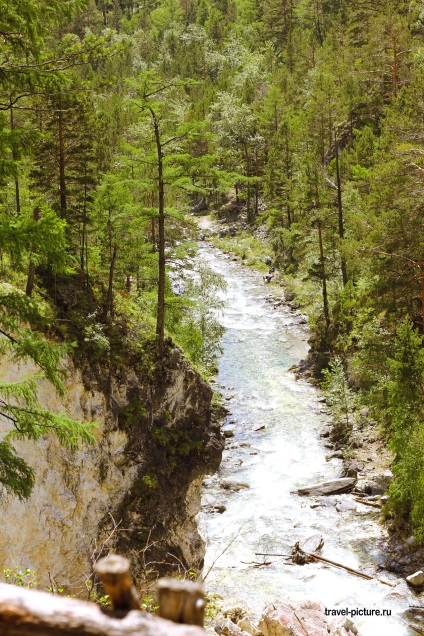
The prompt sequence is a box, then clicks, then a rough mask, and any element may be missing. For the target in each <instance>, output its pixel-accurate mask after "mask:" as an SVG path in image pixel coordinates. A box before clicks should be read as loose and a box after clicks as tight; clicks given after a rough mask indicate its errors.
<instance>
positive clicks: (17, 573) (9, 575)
mask: <svg viewBox="0 0 424 636" xmlns="http://www.w3.org/2000/svg"><path fill="white" fill-rule="evenodd" d="M3 576H4V580H5V581H6V583H10V584H11V585H17V586H19V587H25V588H27V589H32V588H35V587H37V576H36V574H35V570H31V569H30V568H25V569H24V570H22V569H20V567H19V566H18V565H16V564H15V565H14V566H13V569H12V568H3Z"/></svg>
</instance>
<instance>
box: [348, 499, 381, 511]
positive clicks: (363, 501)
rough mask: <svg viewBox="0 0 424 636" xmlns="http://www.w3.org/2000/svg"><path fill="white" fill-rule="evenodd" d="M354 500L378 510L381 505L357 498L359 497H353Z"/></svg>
mask: <svg viewBox="0 0 424 636" xmlns="http://www.w3.org/2000/svg"><path fill="white" fill-rule="evenodd" d="M354 500H355V501H357V502H358V503H361V504H363V505H364V506H372V507H373V508H379V509H380V510H381V508H382V507H383V506H382V505H381V504H380V503H377V502H375V501H366V500H364V499H359V497H354Z"/></svg>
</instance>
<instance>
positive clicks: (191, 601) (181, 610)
mask: <svg viewBox="0 0 424 636" xmlns="http://www.w3.org/2000/svg"><path fill="white" fill-rule="evenodd" d="M158 592H159V612H158V613H159V616H160V617H161V618H167V619H168V620H170V621H173V622H174V623H184V624H185V625H199V626H200V627H203V618H204V613H205V600H204V598H205V595H204V588H203V585H202V584H201V583H193V582H192V581H177V580H176V579H159V581H158Z"/></svg>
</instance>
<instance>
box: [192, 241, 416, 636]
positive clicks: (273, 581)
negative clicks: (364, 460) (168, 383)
mask: <svg viewBox="0 0 424 636" xmlns="http://www.w3.org/2000/svg"><path fill="white" fill-rule="evenodd" d="M201 254H202V256H203V258H204V259H205V260H207V261H208V263H209V265H210V266H211V267H212V268H213V269H214V270H215V271H216V272H219V273H220V274H222V275H223V276H224V277H225V279H226V280H227V282H228V289H227V291H226V292H225V294H224V297H225V301H226V303H225V309H224V311H223V315H222V317H221V320H222V324H223V325H224V326H225V328H226V332H225V335H224V338H223V354H222V356H221V358H220V363H219V373H218V376H217V381H216V382H217V386H218V387H219V388H220V390H221V392H222V393H223V395H224V400H225V403H226V404H227V405H228V407H229V409H230V411H231V414H230V415H229V416H228V417H227V421H226V423H225V425H224V429H225V428H231V429H233V431H234V437H233V438H229V439H227V445H226V450H225V451H224V456H223V462H222V465H221V468H220V470H219V472H218V473H217V474H216V475H214V476H212V477H208V478H207V479H206V480H205V482H204V489H203V498H202V504H203V511H202V512H201V513H200V514H199V523H200V528H201V532H202V535H203V536H204V538H205V540H206V543H207V550H206V559H205V573H208V574H207V577H206V586H207V589H208V590H210V591H211V592H216V593H219V594H221V595H222V596H223V597H224V599H225V605H227V606H228V605H240V604H241V605H243V606H244V607H245V608H246V609H247V610H248V613H249V615H250V616H251V617H252V618H256V619H257V618H258V617H259V616H260V615H261V613H262V610H263V609H264V607H265V606H266V604H267V603H269V602H271V601H273V600H274V599H275V598H283V599H288V600H294V601H296V600H302V599H310V600H315V601H320V602H322V603H323V604H324V606H325V607H326V608H329V609H342V608H348V609H356V608H359V609H362V608H366V609H380V610H384V609H385V610H391V614H392V616H391V618H388V617H387V616H385V617H372V618H371V617H366V618H364V617H359V616H357V617H354V618H353V622H354V623H355V625H356V626H357V628H358V629H359V631H360V632H361V634H362V636H376V634H384V635H385V636H392V635H393V636H395V635H396V636H399V635H404V634H405V635H406V634H412V633H413V632H410V631H409V630H408V628H406V627H405V626H404V625H403V624H402V623H401V622H400V620H399V619H398V618H397V615H398V614H399V612H401V611H403V610H405V609H407V607H408V603H413V599H412V593H411V592H409V590H408V588H407V585H406V583H405V581H404V580H402V579H400V578H396V577H395V576H394V575H392V574H389V573H387V572H384V571H379V570H378V568H376V565H377V564H378V563H380V562H382V561H383V560H384V554H383V543H384V537H385V535H384V530H383V529H382V527H381V525H379V523H378V519H379V513H378V511H377V510H375V509H374V508H370V507H368V506H365V505H362V504H360V503H357V502H355V501H354V499H353V496H352V495H338V496H333V497H323V498H320V499H319V500H318V499H317V500H316V499H311V498H308V497H300V496H298V495H296V494H293V491H294V490H296V488H297V487H300V486H303V485H309V484H313V483H316V482H319V481H323V480H328V479H331V478H333V477H336V476H337V473H338V470H339V469H340V466H341V464H340V460H338V459H331V460H330V461H326V457H325V456H326V454H328V453H329V452H331V451H329V450H328V449H326V448H325V447H324V440H323V439H322V438H320V430H321V429H322V427H323V426H324V425H325V423H326V422H327V420H328V415H326V413H325V412H324V411H325V404H323V403H322V401H320V397H321V396H320V393H319V391H318V390H317V389H315V388H314V387H313V386H311V385H310V384H308V383H307V382H306V381H303V380H299V381H297V380H296V379H295V376H294V374H293V373H292V372H291V371H290V370H289V368H290V367H291V366H292V365H293V364H295V363H298V362H299V360H300V359H301V358H304V357H305V356H306V353H307V350H308V345H307V343H306V340H307V327H306V325H304V324H301V323H302V319H301V316H300V315H299V314H298V312H291V311H290V309H289V308H288V307H287V306H285V305H284V304H282V305H278V306H276V303H275V302H274V300H273V299H272V298H271V297H270V291H271V289H270V287H269V286H267V285H264V283H263V280H262V277H261V275H260V274H258V273H257V272H254V271H251V270H249V269H248V268H247V267H244V266H242V265H240V264H239V263H235V262H233V261H232V259H231V258H230V257H229V256H227V255H225V254H222V253H221V252H219V251H218V250H215V249H213V248H211V247H210V246H209V245H208V244H207V243H202V246H201ZM258 425H263V426H264V428H263V429H261V430H256V431H255V430H253V429H254V428H255V427H258ZM223 479H230V480H233V481H237V482H243V483H245V484H247V485H248V486H249V488H243V489H242V490H240V491H239V492H231V491H228V490H225V489H223V488H222V487H221V486H220V483H221V482H222V480H223ZM340 502H344V504H343V508H347V510H345V511H342V512H339V511H338V510H337V509H336V504H338V503H340ZM208 505H209V506H210V505H223V506H225V507H226V510H225V511H224V512H223V513H222V514H219V513H210V512H207V511H206V506H208ZM339 507H340V506H339ZM316 534H321V535H322V536H323V538H324V540H325V544H324V547H323V549H322V551H321V554H322V556H324V557H327V558H329V559H331V560H334V561H338V562H340V563H343V564H344V565H347V566H350V567H353V568H355V569H358V570H363V571H364V572H367V573H368V574H371V575H376V576H378V577H380V578H382V579H386V580H388V581H391V582H392V583H395V584H396V587H388V586H386V585H383V584H381V583H380V582H378V581H375V580H374V581H368V580H364V579H361V578H359V577H357V576H354V575H351V574H349V573H347V572H346V571H344V570H340V569H335V568H332V567H327V566H325V565H324V564H322V563H321V564H318V563H315V564H309V565H304V566H299V565H287V563H286V562H285V561H284V560H283V559H282V558H279V557H265V560H266V561H271V562H272V563H271V564H270V565H268V566H264V567H253V564H252V563H251V562H252V561H257V562H260V561H261V560H262V559H263V558H264V557H261V556H255V553H276V554H287V553H289V552H290V548H291V547H292V546H293V544H294V543H295V542H296V541H298V540H303V539H306V538H308V537H310V536H312V535H316ZM249 562H250V563H249Z"/></svg>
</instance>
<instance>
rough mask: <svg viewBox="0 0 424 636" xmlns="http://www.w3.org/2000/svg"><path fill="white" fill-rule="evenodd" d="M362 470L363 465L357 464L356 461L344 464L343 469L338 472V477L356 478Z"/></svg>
mask: <svg viewBox="0 0 424 636" xmlns="http://www.w3.org/2000/svg"><path fill="white" fill-rule="evenodd" d="M363 470H364V464H363V463H362V462H358V461H357V460H356V459H354V460H352V461H350V462H345V464H344V466H343V468H342V469H341V471H340V477H353V478H354V479H356V478H357V476H358V473H360V472H362V471H363Z"/></svg>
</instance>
